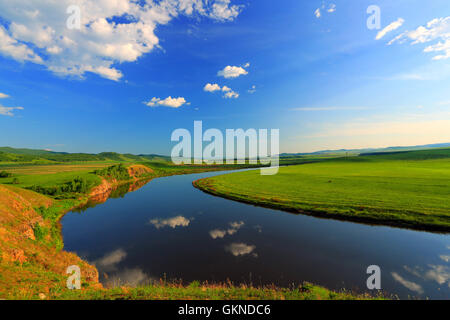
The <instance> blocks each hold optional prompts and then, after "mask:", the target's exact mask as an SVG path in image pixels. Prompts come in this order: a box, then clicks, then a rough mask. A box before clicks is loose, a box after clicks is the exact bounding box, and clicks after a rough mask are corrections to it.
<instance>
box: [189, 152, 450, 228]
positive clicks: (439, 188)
mask: <svg viewBox="0 0 450 320" xmlns="http://www.w3.org/2000/svg"><path fill="white" fill-rule="evenodd" d="M449 181H450V149H437V150H428V151H412V152H400V153H389V154H377V155H370V156H361V157H351V158H340V159H332V160H326V161H323V162H318V163H310V164H304V165H296V166H289V167H282V168H280V171H279V173H278V174H277V175H274V176H261V175H260V173H259V171H246V172H239V173H232V174H226V175H221V176H217V177H212V178H208V179H203V180H199V181H196V182H195V186H196V187H198V188H200V189H202V190H204V191H206V192H209V193H212V194H215V195H219V196H223V197H226V198H230V199H234V200H238V201H243V202H246V203H252V204H256V205H261V206H266V207H271V208H277V209H282V210H286V211H290V212H295V213H302V214H308V215H315V216H320V217H325V218H335V219H344V220H351V221H358V222H367V223H373V224H384V225H393V226H400V227H407V228H414V229H421V230H432V231H443V232H449V231H450V183H449Z"/></svg>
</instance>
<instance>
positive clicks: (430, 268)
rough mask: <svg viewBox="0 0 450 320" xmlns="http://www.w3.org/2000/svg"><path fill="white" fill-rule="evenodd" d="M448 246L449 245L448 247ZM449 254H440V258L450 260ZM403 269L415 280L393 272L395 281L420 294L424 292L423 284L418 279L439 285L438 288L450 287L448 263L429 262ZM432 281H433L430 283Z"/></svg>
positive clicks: (425, 282)
mask: <svg viewBox="0 0 450 320" xmlns="http://www.w3.org/2000/svg"><path fill="white" fill-rule="evenodd" d="M447 248H448V247H447ZM449 257H450V256H448V255H440V256H439V258H440V259H441V260H443V261H445V262H447V263H448V262H449ZM403 269H404V271H405V273H406V274H408V277H409V278H411V279H413V280H414V281H410V280H407V279H406V278H404V277H402V276H401V275H400V274H398V273H397V272H392V273H391V275H392V277H393V278H394V280H395V281H397V282H398V283H400V284H401V285H403V286H404V287H405V288H407V289H409V290H411V291H413V292H415V293H417V294H419V295H423V294H424V289H423V286H422V285H420V284H418V283H417V281H420V282H421V283H422V284H423V285H425V284H429V285H431V284H433V283H434V285H435V286H438V290H440V289H441V288H442V287H444V289H445V287H448V288H450V267H449V266H448V265H447V266H446V265H440V264H427V265H426V266H425V267H423V266H414V267H408V266H403ZM430 282H431V283H430Z"/></svg>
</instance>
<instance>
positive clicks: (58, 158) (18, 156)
mask: <svg viewBox="0 0 450 320" xmlns="http://www.w3.org/2000/svg"><path fill="white" fill-rule="evenodd" d="M76 161H119V162H121V161H123V162H133V161H134V162H136V161H161V162H165V161H170V157H167V156H162V155H156V154H149V155H144V154H141V155H133V154H120V153H116V152H102V153H99V154H90V153H66V152H53V151H48V150H36V149H16V148H11V147H0V162H30V163H38V164H45V163H49V164H50V163H64V162H76Z"/></svg>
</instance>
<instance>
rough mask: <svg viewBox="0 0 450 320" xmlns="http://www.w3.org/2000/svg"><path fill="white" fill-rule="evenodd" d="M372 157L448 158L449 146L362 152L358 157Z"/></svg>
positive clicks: (393, 158)
mask: <svg viewBox="0 0 450 320" xmlns="http://www.w3.org/2000/svg"><path fill="white" fill-rule="evenodd" d="M366 156H368V157H372V158H375V159H383V160H384V159H386V160H430V159H446V158H450V148H435V149H426V150H410V151H396V152H373V153H362V154H360V157H366Z"/></svg>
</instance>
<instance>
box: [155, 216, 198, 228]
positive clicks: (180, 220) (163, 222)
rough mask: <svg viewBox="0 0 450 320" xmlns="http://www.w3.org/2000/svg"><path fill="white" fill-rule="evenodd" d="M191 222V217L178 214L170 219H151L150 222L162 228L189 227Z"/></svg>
mask: <svg viewBox="0 0 450 320" xmlns="http://www.w3.org/2000/svg"><path fill="white" fill-rule="evenodd" d="M190 223H191V220H190V219H187V218H185V217H183V216H176V217H173V218H169V219H160V218H157V219H152V220H150V224H152V225H154V226H155V227H156V229H161V228H164V227H171V228H172V229H175V228H176V227H187V226H189V224H190Z"/></svg>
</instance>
